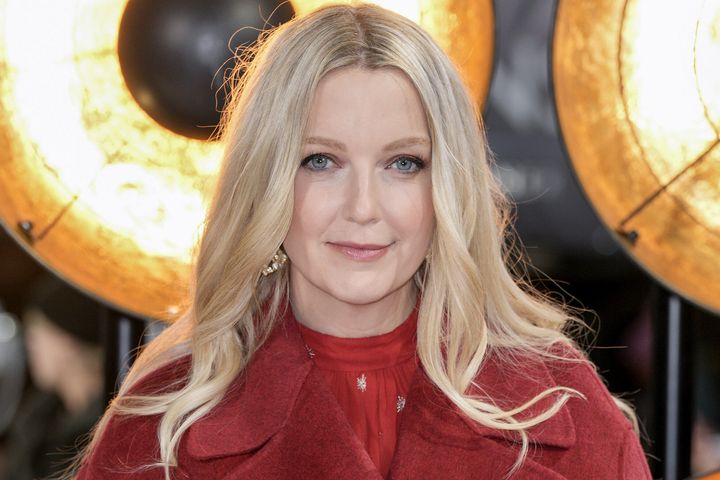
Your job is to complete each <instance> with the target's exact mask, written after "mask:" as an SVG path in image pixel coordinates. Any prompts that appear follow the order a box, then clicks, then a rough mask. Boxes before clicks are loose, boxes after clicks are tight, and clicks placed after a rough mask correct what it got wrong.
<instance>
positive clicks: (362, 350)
mask: <svg viewBox="0 0 720 480" xmlns="http://www.w3.org/2000/svg"><path fill="white" fill-rule="evenodd" d="M298 327H299V329H300V334H301V335H302V338H303V340H304V341H305V346H306V349H307V352H308V355H309V357H310V358H311V359H312V360H313V362H314V363H315V365H316V366H317V368H318V370H319V372H320V374H321V375H322V377H323V379H324V380H325V383H326V384H327V386H328V387H329V389H330V391H331V392H332V393H333V394H334V395H335V398H336V399H337V401H338V403H339V404H340V407H341V408H342V410H343V412H345V415H346V417H347V419H348V421H349V422H350V425H351V426H352V428H353V431H354V432H355V434H356V435H357V436H358V439H359V440H360V441H361V442H362V444H363V446H364V447H365V450H367V452H368V455H370V458H371V459H372V461H373V463H374V464H375V465H376V466H377V467H378V469H379V470H380V473H381V474H382V475H383V476H384V477H386V476H387V474H388V471H389V470H390V462H391V460H392V457H393V453H394V452H395V441H396V438H397V428H398V425H399V421H400V417H401V415H402V410H403V409H404V407H405V402H406V398H407V394H408V390H409V388H410V380H411V379H412V376H413V374H414V373H415V369H416V368H417V358H416V355H415V352H416V348H415V345H416V341H415V338H416V337H415V331H416V327H417V310H416V309H415V308H413V310H412V312H411V313H410V315H409V316H408V317H407V318H406V319H405V320H404V321H403V323H402V324H400V325H399V326H398V327H397V328H395V329H394V330H392V331H391V332H388V333H385V334H383V335H376V336H372V337H365V338H340V337H335V336H332V335H326V334H324V333H320V332H317V331H315V330H312V329H310V328H308V327H306V326H304V325H302V324H301V323H298Z"/></svg>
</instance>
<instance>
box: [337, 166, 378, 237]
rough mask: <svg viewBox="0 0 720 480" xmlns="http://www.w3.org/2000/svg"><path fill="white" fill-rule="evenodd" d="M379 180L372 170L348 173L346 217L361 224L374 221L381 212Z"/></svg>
mask: <svg viewBox="0 0 720 480" xmlns="http://www.w3.org/2000/svg"><path fill="white" fill-rule="evenodd" d="M377 187H378V186H377V181H376V179H374V178H373V175H372V172H370V171H355V172H352V173H351V174H350V175H348V182H347V185H346V195H345V207H344V210H345V218H346V219H347V220H349V221H351V222H355V223H359V224H368V223H373V222H375V221H377V220H378V218H379V212H380V204H379V200H380V199H379V198H378V195H379V192H378V190H377Z"/></svg>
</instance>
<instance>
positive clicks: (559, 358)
mask: <svg viewBox="0 0 720 480" xmlns="http://www.w3.org/2000/svg"><path fill="white" fill-rule="evenodd" d="M535 361H536V362H537V363H538V365H540V366H539V367H538V368H541V369H544V370H545V371H547V373H548V377H547V378H546V382H547V383H546V387H547V388H557V387H561V388H567V389H572V390H574V391H575V392H577V393H573V395H572V396H571V397H570V398H569V399H568V400H567V403H566V404H565V407H564V409H565V410H566V412H567V414H568V417H569V419H570V421H571V423H572V427H571V428H572V429H573V430H574V441H573V443H572V448H571V450H572V451H573V453H574V455H572V456H574V457H577V460H578V461H579V462H580V461H582V462H584V463H592V464H596V465H598V466H599V465H603V469H612V470H613V475H616V477H615V478H632V479H641V478H650V472H649V469H648V465H647V460H646V458H645V453H644V452H643V449H642V446H641V445H640V440H639V437H638V434H637V433H636V431H635V426H634V425H633V421H631V420H630V419H629V418H628V416H627V415H626V414H625V413H624V412H623V411H622V410H621V408H620V406H619V404H618V401H617V400H616V399H615V397H614V396H613V394H612V393H611V392H610V390H609V389H608V387H607V385H606V384H605V381H604V380H603V378H602V376H601V375H600V373H599V372H598V370H597V368H596V366H595V365H594V364H593V363H592V361H590V360H589V359H588V357H587V356H586V355H585V354H584V353H582V352H581V351H579V350H578V349H577V348H575V347H574V346H573V345H571V344H570V343H566V342H556V343H555V344H553V345H552V347H551V348H550V349H549V350H548V356H543V357H542V358H538V357H536V358H535ZM561 392H562V390H559V391H558V393H561ZM556 395H557V394H556Z"/></svg>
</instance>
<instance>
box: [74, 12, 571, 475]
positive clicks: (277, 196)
mask: <svg viewBox="0 0 720 480" xmlns="http://www.w3.org/2000/svg"><path fill="white" fill-rule="evenodd" d="M349 66H354V67H360V68H366V69H378V68H386V67H392V68H396V69H399V70H401V71H402V72H404V73H405V75H407V77H408V78H409V79H410V81H411V82H412V83H413V85H414V86H415V88H416V89H417V91H418V93H419V95H420V98H421V99H422V102H423V106H424V109H425V112H426V115H427V123H428V128H429V131H430V135H431V141H432V163H433V167H432V198H433V205H434V210H435V218H436V227H435V232H434V235H433V240H432V244H431V247H430V252H429V258H430V261H429V264H428V263H423V265H422V266H421V268H420V269H419V270H418V272H417V274H416V276H415V281H416V283H417V284H418V287H419V288H420V289H421V292H422V303H421V306H420V311H419V317H418V327H417V328H418V331H417V338H418V345H417V348H418V355H419V359H420V362H421V364H422V367H423V368H424V370H425V372H426V373H427V376H428V377H429V379H430V380H431V381H432V382H433V383H434V384H435V385H437V387H438V388H439V389H440V390H442V392H443V393H444V394H445V395H446V396H447V397H448V399H450V400H451V401H452V402H453V403H454V404H455V405H456V406H457V407H458V408H459V409H460V410H461V411H462V412H463V413H464V414H466V415H467V416H468V417H470V418H472V419H473V420H475V421H477V422H478V423H480V424H482V425H485V426H488V427H491V428H495V429H501V430H506V431H511V432H516V433H517V434H518V435H519V436H520V437H521V439H522V447H521V449H520V452H519V455H518V461H517V462H516V464H515V465H514V467H513V470H514V469H516V468H518V467H519V466H520V465H521V463H522V461H523V460H524V458H525V456H526V453H527V449H528V443H529V442H528V437H527V434H526V430H527V429H528V428H530V427H532V426H534V425H537V424H539V423H541V422H543V421H545V420H547V419H548V418H550V417H552V416H553V415H555V413H557V412H558V411H559V409H560V408H561V407H562V406H563V405H564V404H565V403H566V402H567V401H568V399H569V398H570V397H571V396H581V394H580V393H579V392H577V391H575V390H572V389H570V388H566V387H555V388H553V389H549V390H547V391H545V392H543V393H541V394H540V395H538V396H537V397H535V398H532V399H528V400H527V402H526V403H525V404H523V405H519V406H517V408H513V409H512V410H510V411H503V410H502V409H500V408H498V407H497V406H496V405H495V404H494V403H493V401H492V399H488V398H482V397H479V396H476V395H471V394H469V393H467V392H468V391H469V390H470V388H471V387H473V386H475V387H477V385H475V384H474V383H473V380H474V379H475V377H476V375H477V373H478V371H479V369H480V366H481V365H482V363H483V359H484V358H485V357H486V354H487V353H488V351H489V349H490V348H497V349H498V351H500V350H504V351H515V352H520V353H530V354H533V355H540V356H546V357H548V356H550V357H552V356H553V354H552V353H551V349H550V348H549V347H550V346H551V345H552V344H554V343H556V342H558V341H561V342H565V343H567V344H572V342H571V341H570V340H569V339H568V338H567V337H566V336H565V334H564V333H563V328H564V327H565V326H566V324H567V323H568V321H571V320H572V319H573V317H572V316H571V315H570V313H569V309H568V308H567V307H564V306H563V305H560V304H557V303H555V302H553V301H551V300H550V299H548V298H545V297H544V296H543V295H541V294H540V293H538V292H537V291H535V290H534V289H533V288H532V286H531V285H530V284H529V283H528V282H527V281H525V280H522V278H521V276H520V275H517V274H516V273H515V272H514V271H513V269H514V268H515V265H510V263H511V262H510V251H511V249H510V248H509V247H508V245H507V244H506V240H507V238H506V236H507V235H508V233H509V231H510V230H509V229H510V211H511V208H510V207H511V205H510V203H509V201H508V200H507V199H506V197H505V195H504V193H503V191H502V189H501V188H500V185H499V184H498V182H497V181H496V179H495V178H494V176H493V174H492V170H491V165H492V159H491V157H490V155H489V152H488V150H487V144H486V140H485V137H484V132H483V128H482V123H481V118H480V114H479V112H478V109H477V106H476V105H475V103H474V102H473V100H472V96H471V94H470V92H469V91H468V90H467V87H466V86H465V85H464V84H463V82H462V80H461V77H460V75H459V74H458V72H457V70H456V68H455V67H454V66H453V64H452V62H451V61H450V60H449V59H448V57H447V56H446V55H445V53H444V52H443V51H442V50H441V49H440V48H439V47H438V45H437V44H436V43H435V42H434V41H433V40H432V39H431V37H430V36H429V35H428V34H427V33H426V32H425V31H424V30H423V29H421V28H420V27H419V26H418V25H416V24H415V23H413V22H412V21H410V20H407V19H405V18H404V17H402V16H400V15H398V14H395V13H392V12H390V11H388V10H385V9H383V8H380V7H377V6H373V5H367V4H356V5H332V6H327V7H323V8H320V9H318V10H316V11H314V12H313V13H311V14H309V15H307V16H304V17H301V18H296V19H293V20H292V21H290V22H288V23H286V24H283V25H281V26H279V27H277V28H275V29H273V30H271V31H266V32H264V33H263V34H262V35H261V38H260V40H259V42H258V44H257V45H256V46H255V47H253V48H252V49H249V50H247V51H245V52H244V53H243V55H241V56H239V58H238V62H237V67H236V75H235V76H234V78H235V80H234V83H233V84H232V85H231V95H230V102H229V105H231V107H230V108H229V109H228V110H227V111H225V112H224V115H223V121H222V125H221V131H220V132H221V136H222V138H223V140H224V141H225V143H226V149H225V153H224V162H223V166H222V169H221V172H220V175H219V177H218V178H219V179H218V184H217V188H216V193H215V196H214V199H213V201H212V204H211V207H210V210H209V213H208V216H207V220H206V224H205V230H204V235H203V237H202V241H201V244H200V248H199V252H198V256H197V261H196V265H195V271H194V277H193V299H192V302H191V306H190V307H189V309H188V310H187V312H186V313H185V314H184V315H183V317H182V318H181V319H180V320H178V321H177V322H176V323H174V324H173V325H172V326H170V327H169V328H168V329H167V330H166V331H165V332H163V333H162V334H161V335H160V336H159V337H158V338H157V339H156V340H154V341H153V342H151V343H150V344H149V345H148V346H147V347H146V349H145V350H144V352H143V353H142V355H141V356H140V357H139V359H138V360H137V361H136V363H135V365H134V366H133V368H132V369H131V371H130V373H129V375H128V376H127V378H126V380H125V382H124V384H123V385H122V387H121V389H120V392H119V395H118V397H117V398H116V399H115V400H114V401H113V403H112V404H111V406H110V407H109V409H108V411H107V412H106V414H105V416H104V417H103V419H102V420H101V421H100V423H99V425H98V427H97V429H96V431H95V439H97V438H98V437H99V436H100V435H99V434H100V432H102V430H103V428H104V427H105V425H106V424H107V421H108V419H109V417H110V416H111V415H116V414H125V415H155V414H158V415H161V416H162V417H161V420H160V425H159V431H158V439H159V445H160V459H159V463H158V465H161V466H163V467H164V469H165V476H166V478H169V477H170V468H171V467H172V466H174V465H176V463H177V462H176V460H177V459H176V450H177V447H178V443H179V440H180V438H181V436H182V435H183V434H184V432H185V431H186V430H187V429H188V428H189V427H190V426H191V425H192V424H193V422H195V421H197V420H198V419H200V418H201V417H203V416H204V415H206V414H207V413H208V412H209V411H210V410H212V409H213V407H215V406H216V405H217V404H218V402H219V401H220V399H221V398H222V396H223V395H222V394H223V393H224V391H225V390H226V389H227V387H228V386H229V384H230V383H231V382H232V380H233V379H235V378H236V376H237V375H238V374H239V373H240V372H241V371H242V370H243V369H244V368H245V367H246V366H247V365H248V363H249V362H250V361H251V360H252V358H253V354H254V352H255V351H256V350H257V349H258V348H259V347H260V346H261V345H262V343H263V342H264V341H265V340H266V339H267V337H268V336H269V333H270V332H271V330H272V329H273V327H274V326H275V324H276V323H277V321H278V318H280V312H279V309H280V307H281V305H282V300H283V298H285V296H287V294H288V287H289V281H288V269H283V270H280V271H279V272H278V273H275V274H273V275H271V276H269V277H262V276H261V275H260V272H261V270H262V269H263V268H264V267H265V266H266V264H267V261H268V260H269V259H270V258H271V257H272V256H273V254H274V253H275V251H276V250H277V249H278V248H279V247H280V246H281V244H282V242H283V240H284V237H285V235H286V233H287V231H288V229H289V226H290V221H291V216H292V211H293V203H292V199H293V184H294V176H295V173H296V171H297V168H298V165H299V156H300V146H301V144H302V139H303V135H304V133H305V127H306V121H307V118H308V116H309V108H310V103H311V100H312V97H313V94H314V92H315V89H316V86H317V84H318V82H319V81H320V79H321V78H322V77H323V76H324V75H325V74H327V73H328V72H330V71H331V70H334V69H336V68H342V67H349ZM241 72H242V75H241ZM263 305H268V309H267V311H266V312H264V311H263V310H262V306H263ZM187 354H191V359H192V360H191V366H190V370H189V372H188V376H187V379H185V380H184V381H183V382H182V383H180V384H179V386H180V388H179V389H178V390H176V391H172V392H166V393H160V394H154V395H143V396H140V395H129V394H128V392H129V391H130V390H131V388H132V387H133V385H135V384H136V383H137V381H138V379H140V378H141V377H143V376H144V375H146V374H148V373H149V372H152V371H154V370H156V369H157V368H158V367H159V366H161V365H163V364H165V363H167V362H170V361H172V360H173V359H177V358H178V357H180V356H183V355H187ZM547 396H554V403H553V405H552V406H551V407H550V408H548V409H547V410H546V411H544V412H543V413H542V414H540V415H538V416H536V417H534V418H524V419H522V420H520V419H519V418H518V414H520V413H522V412H523V411H524V410H525V409H527V408H528V407H529V406H530V405H532V404H534V403H536V402H537V401H538V400H540V399H541V398H544V397H547ZM92 446H93V445H92V443H91V444H90V445H89V447H88V448H89V449H92Z"/></svg>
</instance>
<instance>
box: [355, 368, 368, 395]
mask: <svg viewBox="0 0 720 480" xmlns="http://www.w3.org/2000/svg"><path fill="white" fill-rule="evenodd" d="M357 388H358V390H360V391H361V392H364V391H365V389H366V388H367V377H366V376H365V374H364V373H363V374H362V375H360V376H359V377H358V378H357Z"/></svg>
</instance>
